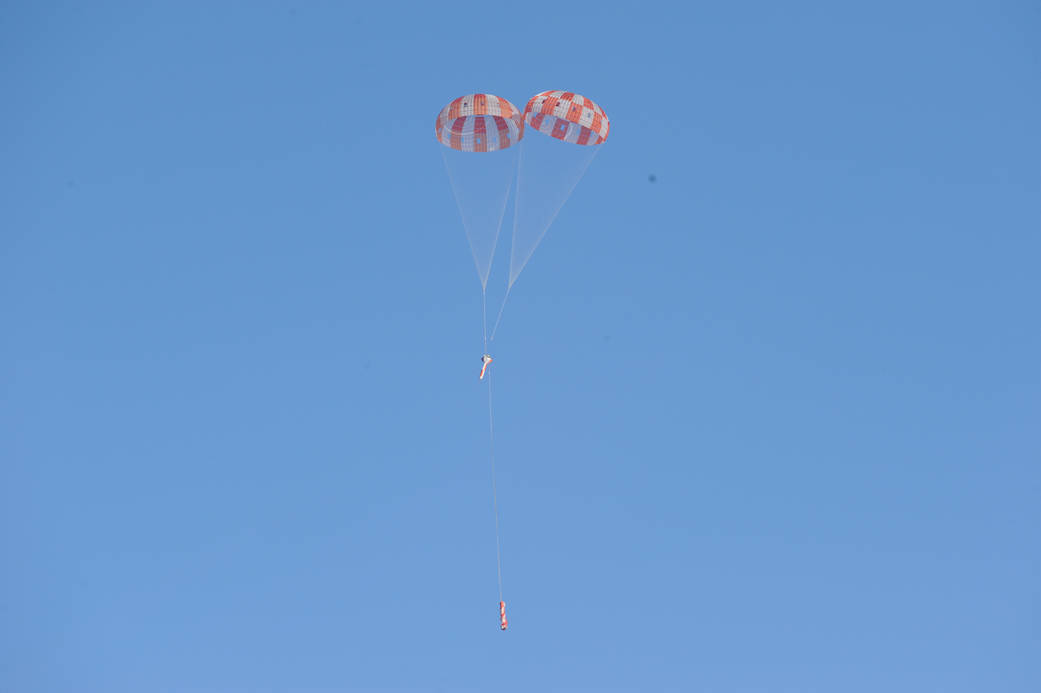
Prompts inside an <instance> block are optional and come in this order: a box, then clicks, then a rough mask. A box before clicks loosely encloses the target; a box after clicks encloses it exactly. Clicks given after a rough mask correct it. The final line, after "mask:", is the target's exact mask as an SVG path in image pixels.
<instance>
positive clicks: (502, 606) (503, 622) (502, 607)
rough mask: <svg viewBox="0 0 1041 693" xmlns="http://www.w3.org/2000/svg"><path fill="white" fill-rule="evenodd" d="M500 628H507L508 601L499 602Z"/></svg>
mask: <svg viewBox="0 0 1041 693" xmlns="http://www.w3.org/2000/svg"><path fill="white" fill-rule="evenodd" d="M499 628H500V629H501V630H506V602H499Z"/></svg>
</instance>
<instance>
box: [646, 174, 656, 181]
mask: <svg viewBox="0 0 1041 693" xmlns="http://www.w3.org/2000/svg"><path fill="white" fill-rule="evenodd" d="M647 180H649V181H650V182H652V183H653V182H654V181H656V180H658V176H656V175H654V174H653V173H652V174H651V175H649V176H647Z"/></svg>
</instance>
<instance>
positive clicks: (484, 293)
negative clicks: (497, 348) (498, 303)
mask: <svg viewBox="0 0 1041 693" xmlns="http://www.w3.org/2000/svg"><path fill="white" fill-rule="evenodd" d="M481 336H482V337H483V339H484V351H482V352H481V353H482V354H487V353H488V289H487V287H483V286H482V287H481ZM489 382H491V381H489Z"/></svg>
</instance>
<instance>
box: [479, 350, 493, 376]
mask: <svg viewBox="0 0 1041 693" xmlns="http://www.w3.org/2000/svg"><path fill="white" fill-rule="evenodd" d="M491 363H492V357H491V356H489V355H488V354H485V355H484V356H482V357H481V377H480V378H478V380H484V374H485V372H487V370H488V366H490V365H491Z"/></svg>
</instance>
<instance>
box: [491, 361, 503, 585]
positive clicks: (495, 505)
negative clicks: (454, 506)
mask: <svg viewBox="0 0 1041 693" xmlns="http://www.w3.org/2000/svg"><path fill="white" fill-rule="evenodd" d="M488 449H489V452H490V453H491V461H492V510H493V511H494V513H495V569H496V572H497V574H498V577H499V601H500V602H501V601H502V548H501V542H500V540H499V494H498V491H497V489H496V486H495V421H494V419H493V418H492V374H491V372H489V373H488Z"/></svg>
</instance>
